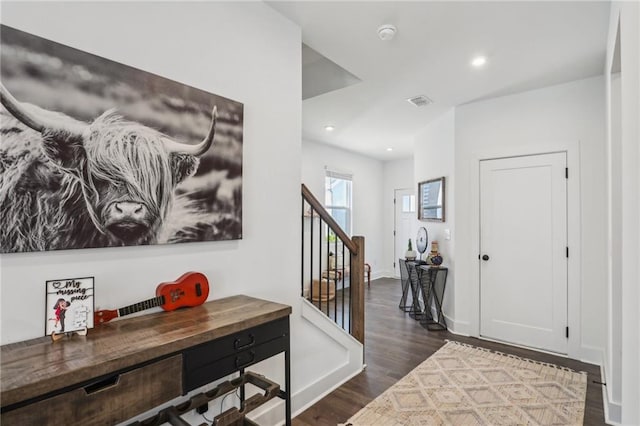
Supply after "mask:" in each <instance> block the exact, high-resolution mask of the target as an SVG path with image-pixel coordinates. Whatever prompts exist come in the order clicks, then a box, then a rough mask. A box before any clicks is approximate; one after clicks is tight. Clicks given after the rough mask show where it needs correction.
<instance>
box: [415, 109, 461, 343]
mask: <svg viewBox="0 0 640 426" xmlns="http://www.w3.org/2000/svg"><path fill="white" fill-rule="evenodd" d="M455 130H456V129H455V111H454V110H453V109H451V110H449V111H448V112H446V113H445V114H443V115H442V116H440V117H439V118H437V119H436V120H434V121H432V122H431V123H429V125H428V126H427V127H425V128H424V129H423V130H422V131H421V132H420V133H419V134H418V135H416V138H415V145H414V163H413V170H414V172H413V173H414V182H415V184H414V186H415V187H416V188H417V187H418V182H422V181H425V180H429V179H435V178H438V177H440V176H444V177H445V222H426V221H425V222H422V221H416V232H417V228H418V227H421V226H424V227H425V228H426V229H427V233H428V235H429V243H431V242H432V241H434V240H435V241H438V249H439V250H440V253H441V254H442V257H443V259H444V262H443V265H445V266H447V267H448V268H449V273H448V275H447V285H446V289H445V295H444V300H443V305H442V310H443V313H444V315H445V316H446V318H447V324H448V325H449V328H450V329H451V330H452V331H454V332H459V330H460V326H459V325H458V324H457V321H458V318H460V319H463V318H464V315H461V316H458V315H456V313H455V310H454V307H455V303H454V301H455V294H454V289H455V287H456V284H455V282H456V273H455V269H456V262H455V245H454V240H455V211H456V209H455V204H456V200H455V197H454V194H455V193H456V191H455V188H456V184H455V182H456V178H455V173H454V166H455V150H456V147H455V144H456V140H455V133H456V132H455ZM416 196H419V195H418V194H416ZM447 230H448V232H449V233H450V235H451V239H450V240H447V239H446V237H445V231H447ZM429 250H431V247H430V246H429V247H428V248H427V251H429ZM464 331H465V332H466V330H464Z"/></svg>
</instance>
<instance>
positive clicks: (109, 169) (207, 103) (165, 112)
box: [0, 25, 244, 253]
mask: <svg viewBox="0 0 640 426" xmlns="http://www.w3.org/2000/svg"><path fill="white" fill-rule="evenodd" d="M0 40H1V48H0V55H1V57H0V63H1V68H0V71H1V73H0V95H1V96H0V98H1V100H2V106H1V107H0V116H1V117H0V123H1V126H2V127H1V128H0V132H1V133H2V144H0V230H1V231H0V252H1V253H13V252H31V251H46V250H60V249H78V248H93V247H114V246H138V245H153V244H172V243H183V242H191V241H218V240H232V239H240V238H242V146H243V121H244V116H243V111H244V108H243V104H242V103H240V102H236V101H234V100H231V99H228V98H225V97H222V96H219V95H215V94H212V93H208V92H206V91H204V90H200V89H197V88H194V87H191V86H188V85H186V84H182V83H179V82H176V81H173V80H169V79H167V78H164V77H160V76H158V75H155V74H152V73H149V72H145V71H142V70H139V69H136V68H133V67H130V66H128V65H124V64H120V63H117V62H114V61H111V60H108V59H105V58H102V57H99V56H96V55H93V54H90V53H87V52H83V51H80V50H77V49H73V48H71V47H68V46H64V45H62V44H59V43H56V42H54V41H50V40H46V39H43V38H40V37H37V36H34V35H32V34H28V33H25V32H22V31H19V30H16V29H13V28H10V27H7V26H4V25H2V26H0ZM167 60H171V59H170V58H168V59H167Z"/></svg>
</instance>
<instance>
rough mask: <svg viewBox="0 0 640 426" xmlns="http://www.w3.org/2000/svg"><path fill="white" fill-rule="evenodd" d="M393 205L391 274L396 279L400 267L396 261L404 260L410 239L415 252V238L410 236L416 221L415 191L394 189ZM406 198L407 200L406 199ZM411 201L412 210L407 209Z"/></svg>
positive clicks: (398, 276) (398, 275)
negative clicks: (393, 237) (393, 239)
mask: <svg viewBox="0 0 640 426" xmlns="http://www.w3.org/2000/svg"><path fill="white" fill-rule="evenodd" d="M394 197H395V205H394V225H393V230H394V234H395V241H394V253H393V254H394V259H393V264H394V265H395V266H394V268H393V273H394V276H395V277H396V278H400V265H398V259H400V258H404V255H405V253H406V252H407V242H408V240H409V238H411V242H412V243H413V249H414V250H416V246H415V243H416V241H415V239H416V236H415V235H413V234H412V232H413V231H412V230H413V228H414V226H413V225H414V223H415V221H416V209H415V206H416V200H415V191H414V190H413V189H406V188H405V189H396V190H394ZM406 197H408V198H406ZM410 199H413V203H409V204H411V205H412V208H407V205H406V204H407V201H408V200H410Z"/></svg>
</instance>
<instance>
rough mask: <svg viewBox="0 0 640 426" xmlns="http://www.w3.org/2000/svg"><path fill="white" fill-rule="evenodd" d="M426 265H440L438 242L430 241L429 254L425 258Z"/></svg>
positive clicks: (440, 257)
mask: <svg viewBox="0 0 640 426" xmlns="http://www.w3.org/2000/svg"><path fill="white" fill-rule="evenodd" d="M427 263H428V264H429V265H433V266H439V265H442V256H441V255H440V253H439V252H438V242H437V241H432V242H431V253H429V256H427Z"/></svg>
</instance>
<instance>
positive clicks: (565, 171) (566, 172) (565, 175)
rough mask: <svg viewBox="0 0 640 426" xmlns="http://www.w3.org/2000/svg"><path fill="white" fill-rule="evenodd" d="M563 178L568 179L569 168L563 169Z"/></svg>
mask: <svg viewBox="0 0 640 426" xmlns="http://www.w3.org/2000/svg"><path fill="white" fill-rule="evenodd" d="M564 177H565V179H569V168H568V167H565V168H564Z"/></svg>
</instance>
